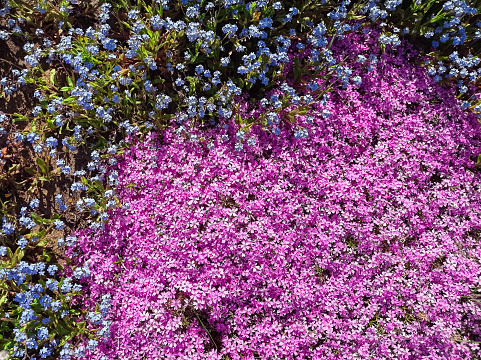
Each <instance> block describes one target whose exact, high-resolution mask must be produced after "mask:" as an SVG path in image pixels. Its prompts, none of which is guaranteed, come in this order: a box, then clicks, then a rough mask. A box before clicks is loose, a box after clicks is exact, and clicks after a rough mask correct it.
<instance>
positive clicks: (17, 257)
mask: <svg viewBox="0 0 481 360" xmlns="http://www.w3.org/2000/svg"><path fill="white" fill-rule="evenodd" d="M24 255H25V251H23V250H22V249H20V248H17V250H16V251H15V254H13V259H12V265H17V264H18V263H19V262H20V261H21V260H22V258H23V256H24Z"/></svg>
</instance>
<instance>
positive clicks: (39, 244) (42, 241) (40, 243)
mask: <svg viewBox="0 0 481 360" xmlns="http://www.w3.org/2000/svg"><path fill="white" fill-rule="evenodd" d="M47 243H48V240H47V239H42V240H40V241H39V242H37V243H36V244H35V245H36V246H40V247H42V246H45V245H47ZM47 261H50V260H47Z"/></svg>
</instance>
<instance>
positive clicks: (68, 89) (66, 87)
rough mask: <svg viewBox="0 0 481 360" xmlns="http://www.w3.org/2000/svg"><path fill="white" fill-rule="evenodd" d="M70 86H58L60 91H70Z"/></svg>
mask: <svg viewBox="0 0 481 360" xmlns="http://www.w3.org/2000/svg"><path fill="white" fill-rule="evenodd" d="M71 90H72V88H71V87H70V86H64V87H62V88H60V91H71Z"/></svg>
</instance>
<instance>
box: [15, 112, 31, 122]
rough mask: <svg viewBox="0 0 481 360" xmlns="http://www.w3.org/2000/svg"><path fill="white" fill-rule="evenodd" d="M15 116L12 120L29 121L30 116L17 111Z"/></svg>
mask: <svg viewBox="0 0 481 360" xmlns="http://www.w3.org/2000/svg"><path fill="white" fill-rule="evenodd" d="M14 115H15V118H14V119H12V121H28V117H26V116H23V115H20V114H18V113H15V114H14Z"/></svg>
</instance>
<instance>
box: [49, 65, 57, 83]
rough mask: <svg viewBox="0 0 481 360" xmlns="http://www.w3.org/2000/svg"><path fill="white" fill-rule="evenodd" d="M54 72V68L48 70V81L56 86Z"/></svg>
mask: <svg viewBox="0 0 481 360" xmlns="http://www.w3.org/2000/svg"><path fill="white" fill-rule="evenodd" d="M55 73H56V71H55V69H52V70H50V82H51V83H52V84H53V85H55V86H57V83H56V81H55Z"/></svg>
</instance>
